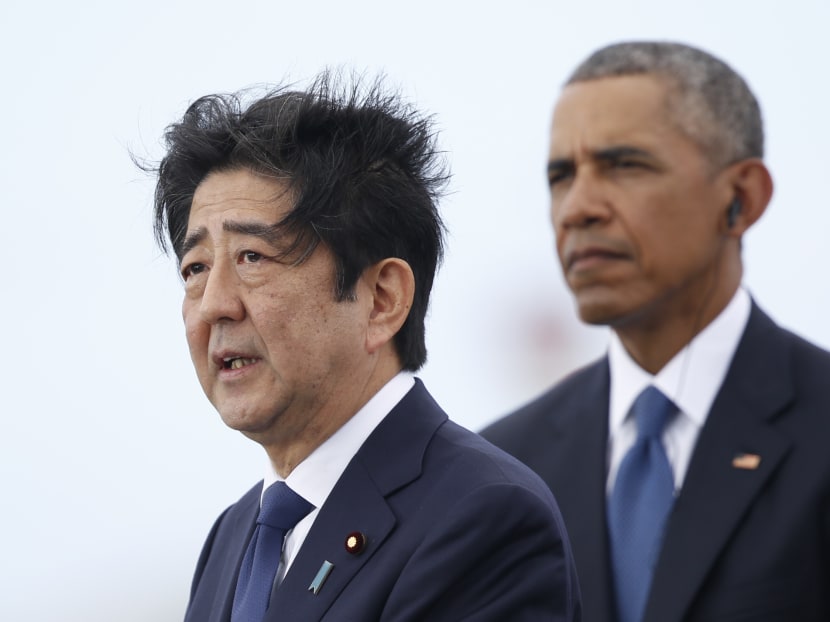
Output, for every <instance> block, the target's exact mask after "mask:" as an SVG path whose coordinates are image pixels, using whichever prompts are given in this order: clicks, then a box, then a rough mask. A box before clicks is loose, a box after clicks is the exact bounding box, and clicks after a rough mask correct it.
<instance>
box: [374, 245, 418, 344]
mask: <svg viewBox="0 0 830 622" xmlns="http://www.w3.org/2000/svg"><path fill="white" fill-rule="evenodd" d="M365 277H366V278H367V279H368V283H367V284H368V285H369V287H370V289H371V294H372V308H371V309H370V312H369V325H368V330H367V333H366V349H367V351H368V352H369V353H374V352H376V351H377V350H378V349H380V348H381V347H382V346H383V345H384V344H386V343H389V342H391V341H392V339H393V338H394V336H395V335H396V334H397V332H398V331H399V330H400V329H401V326H403V323H404V322H405V321H406V318H407V317H408V316H409V310H410V309H411V308H412V300H413V297H414V296H415V276H414V275H413V273H412V268H410V267H409V264H408V263H407V262H405V261H404V260H403V259H398V258H396V257H388V258H386V259H383V260H381V261H379V262H378V263H376V264H374V265H373V266H371V267H369V268H368V269H367V271H366V273H365Z"/></svg>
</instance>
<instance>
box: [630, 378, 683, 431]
mask: <svg viewBox="0 0 830 622" xmlns="http://www.w3.org/2000/svg"><path fill="white" fill-rule="evenodd" d="M676 410H677V407H676V406H675V405H674V403H673V402H672V401H671V400H670V399H669V398H667V397H666V396H665V395H663V393H662V392H661V391H660V390H659V389H657V388H656V387H653V386H648V387H646V388H645V389H644V390H643V392H642V393H640V395H638V396H637V399H636V400H634V406H632V411H633V413H634V417H635V419H636V421H637V436H638V438H644V437H645V438H658V439H659V438H660V436H661V435H662V434H663V428H664V427H666V422H668V420H669V417H670V416H671V415H672V414H673V413H674V412H675V411H676Z"/></svg>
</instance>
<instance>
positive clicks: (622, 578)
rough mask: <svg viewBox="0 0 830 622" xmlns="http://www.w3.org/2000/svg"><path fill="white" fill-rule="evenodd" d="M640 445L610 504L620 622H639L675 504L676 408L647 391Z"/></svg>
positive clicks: (637, 407)
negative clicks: (669, 443)
mask: <svg viewBox="0 0 830 622" xmlns="http://www.w3.org/2000/svg"><path fill="white" fill-rule="evenodd" d="M631 410H632V414H633V416H634V417H635V419H636V422H637V440H636V441H635V443H634V446H633V447H632V448H631V449H630V450H629V452H628V453H627V454H626V455H625V457H624V458H623V461H622V462H621V463H620V469H619V471H618V472H617V480H616V482H615V483H614V490H613V492H612V493H611V497H610V499H609V500H608V532H609V535H610V539H611V561H612V567H613V570H614V583H615V591H616V597H617V614H618V615H617V619H618V620H619V622H640V621H641V620H642V618H643V613H644V612H645V605H646V601H647V599H648V593H649V589H650V587H651V578H652V574H653V572H654V565H655V564H656V563H657V556H658V554H659V553H660V545H661V542H662V539H663V528H664V527H665V524H666V519H667V518H668V516H669V512H670V511H671V508H672V504H673V503H674V477H673V475H672V470H671V466H670V465H669V460H668V458H667V457H666V451H665V449H664V448H663V442H662V440H661V436H662V434H663V428H664V427H665V425H666V422H667V421H668V419H669V417H670V416H671V415H672V414H674V413H675V412H676V411H677V408H676V407H675V405H674V404H673V403H672V401H671V400H669V398H667V397H666V396H665V395H663V394H662V393H661V392H660V391H659V390H657V389H656V388H655V387H652V386H650V387H647V388H646V389H645V390H644V391H643V392H642V393H640V395H639V396H638V397H637V399H636V400H635V401H634V406H632V408H631Z"/></svg>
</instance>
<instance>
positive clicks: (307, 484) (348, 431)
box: [260, 372, 415, 584]
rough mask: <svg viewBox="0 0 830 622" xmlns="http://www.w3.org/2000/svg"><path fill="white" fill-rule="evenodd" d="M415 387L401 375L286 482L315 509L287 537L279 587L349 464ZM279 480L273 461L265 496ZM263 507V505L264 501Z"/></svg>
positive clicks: (409, 378) (412, 380)
mask: <svg viewBox="0 0 830 622" xmlns="http://www.w3.org/2000/svg"><path fill="white" fill-rule="evenodd" d="M414 384H415V376H414V375H413V374H411V373H409V372H400V373H399V374H398V375H396V376H395V377H394V378H392V379H391V380H390V381H389V382H387V383H386V384H385V385H384V386H383V387H382V388H381V389H380V391H378V392H377V393H375V395H374V396H372V398H371V399H370V400H369V401H368V402H366V404H365V405H364V406H363V408H361V409H360V410H359V411H357V412H356V413H355V415H354V416H353V417H352V418H351V419H349V420H348V421H347V422H346V423H344V424H343V425H342V426H341V427H340V429H339V430H337V431H336V432H335V433H334V434H332V435H331V436H330V437H329V438H328V439H327V440H326V441H325V442H324V443H323V444H322V445H320V446H319V447H318V448H317V449H315V450H314V451H313V452H312V453H311V454H310V455H309V456H308V457H307V458H306V459H305V460H303V461H302V462H301V463H300V464H298V465H297V466H296V467H294V470H293V471H291V473H290V474H289V475H288V477H287V478H286V479H285V480H284V481H285V483H286V484H288V486H289V488H291V490H293V491H294V492H296V493H297V494H298V495H300V496H301V497H302V498H303V499H305V500H306V501H308V502H309V503H311V504H312V505H313V506H314V509H313V510H312V511H311V512H310V513H309V514H308V516H306V517H305V518H303V519H302V520H301V521H300V522H299V523H297V524H296V526H295V527H294V529H292V530H290V531H289V532H288V533H287V534H286V536H285V541H284V543H283V547H282V559H281V562H280V567H279V570H278V571H277V577H276V583H277V584H279V583H280V582H281V581H282V580H283V577H285V574H286V573H287V572H288V569H289V568H290V567H291V563H292V562H293V561H294V558H295V557H296V556H297V552H298V551H299V550H300V547H301V546H302V545H303V541H304V540H305V538H306V536H307V535H308V532H309V531H310V530H311V525H312V524H313V523H314V519H316V518H317V514H318V513H319V512H320V508H321V507H322V505H323V504H324V503H325V502H326V499H327V498H328V496H329V494H330V493H331V491H332V489H333V488H334V485H335V484H336V483H337V480H339V479H340V476H341V475H342V474H343V471H345V470H346V467H347V466H348V465H349V462H351V460H352V458H354V456H355V454H356V453H357V451H358V450H359V449H360V447H361V446H362V445H363V443H364V442H365V441H366V439H367V438H369V435H370V434H371V433H372V432H373V431H374V430H375V428H376V427H377V426H378V424H380V422H381V421H383V419H384V418H385V417H386V415H388V414H389V412H390V411H391V410H392V409H393V408H394V407H395V406H396V405H397V403H398V402H400V401H401V399H403V397H404V395H406V394H407V393H408V392H409V390H410V389H411V388H412V387H413V386H414ZM279 480H282V478H281V477H280V476H279V475H278V474H277V472H276V471H275V470H274V467H273V465H272V464H271V462H270V460H269V461H268V468H267V472H266V473H265V477H264V481H263V485H262V492H263V494H264V493H265V489H266V488H268V487H269V486H270V485H271V484H273V483H274V482H276V481H279ZM260 503H262V501H261V497H260Z"/></svg>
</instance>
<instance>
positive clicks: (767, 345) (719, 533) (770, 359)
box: [644, 305, 794, 622]
mask: <svg viewBox="0 0 830 622" xmlns="http://www.w3.org/2000/svg"><path fill="white" fill-rule="evenodd" d="M789 369H790V364H789V349H788V347H787V344H786V342H785V340H784V339H783V338H782V336H781V333H780V331H779V329H778V328H777V327H776V326H775V325H774V324H773V322H772V321H771V320H770V319H769V318H768V317H767V316H766V315H764V314H763V313H762V312H761V311H760V310H759V309H758V308H757V307H755V306H754V305H753V309H752V313H751V315H750V320H749V323H748V325H747V329H746V332H745V334H744V336H743V338H742V340H741V343H740V345H739V347H738V350H737V351H736V353H735V358H734V360H733V363H732V365H731V366H730V369H729V373H728V374H727V377H726V379H725V381H724V384H723V387H722V388H721V390H720V392H719V393H718V396H717V398H716V399H715V402H714V404H713V406H712V410H711V412H710V414H709V417H708V419H707V421H706V424H705V425H704V427H703V429H702V430H701V433H700V437H699V439H698V442H697V445H696V447H695V450H694V454H693V455H692V460H691V463H690V464H689V471H688V473H687V476H686V480H685V482H684V484H683V490H682V492H681V494H680V496H679V497H678V498H677V501H676V502H675V507H674V510H673V512H672V515H671V517H670V519H669V523H668V525H667V529H666V535H665V538H664V541H663V549H662V552H661V554H660V558H659V560H658V565H657V569H656V571H655V574H654V577H655V578H654V584H653V585H652V588H651V589H652V591H651V596H650V599H649V603H648V606H647V610H646V615H645V617H644V620H646V622H651V621H653V622H658V621H659V622H665V621H666V620H680V619H682V618H683V617H684V615H685V614H686V613H688V609H689V607H690V606H691V603H692V602H693V599H694V597H695V595H696V593H697V592H698V590H699V589H700V588H701V586H702V584H703V582H704V580H705V578H706V576H707V574H708V573H709V571H710V570H711V569H712V566H713V564H714V562H715V560H716V559H717V557H718V555H719V554H720V553H721V551H722V550H723V548H724V547H725V546H726V544H727V543H728V541H729V538H730V536H731V534H732V533H733V532H734V530H735V529H736V528H737V526H738V524H739V522H740V520H741V517H742V516H743V515H744V514H745V513H746V512H747V510H748V508H749V507H750V505H751V504H752V502H753V500H754V499H755V497H756V495H757V494H758V493H759V491H760V490H761V488H762V487H763V485H764V483H765V482H766V481H767V480H768V479H769V478H770V477H771V476H772V474H773V473H774V472H775V471H776V469H777V468H778V466H779V465H780V463H781V460H782V459H783V457H784V456H785V454H786V453H787V450H788V449H789V446H790V441H788V440H787V439H786V438H785V437H782V436H781V435H780V434H779V433H778V432H777V431H776V429H775V428H774V426H773V419H774V418H775V416H776V415H777V414H778V413H780V412H781V411H782V409H784V408H785V407H786V406H787V405H788V404H789V403H790V402H791V401H792V399H793V394H794V392H793V387H792V382H791V379H790V375H789V374H790V372H789ZM741 454H754V455H757V456H760V457H761V460H760V463H759V464H758V466H757V468H754V469H748V468H736V467H735V466H733V460H734V459H735V457H736V456H738V455H741Z"/></svg>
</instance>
